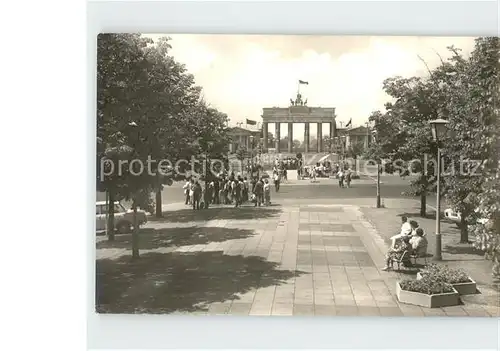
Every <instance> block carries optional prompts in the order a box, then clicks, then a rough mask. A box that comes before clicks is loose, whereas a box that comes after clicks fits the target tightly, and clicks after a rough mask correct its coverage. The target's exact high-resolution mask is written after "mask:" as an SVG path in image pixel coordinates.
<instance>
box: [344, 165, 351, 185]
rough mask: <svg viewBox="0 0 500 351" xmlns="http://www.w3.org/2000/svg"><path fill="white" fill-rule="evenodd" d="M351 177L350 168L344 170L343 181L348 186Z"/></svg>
mask: <svg viewBox="0 0 500 351" xmlns="http://www.w3.org/2000/svg"><path fill="white" fill-rule="evenodd" d="M351 179H352V172H351V169H350V168H348V169H347V171H346V172H345V183H346V185H347V187H348V188H350V187H351Z"/></svg>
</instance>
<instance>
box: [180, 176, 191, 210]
mask: <svg viewBox="0 0 500 351" xmlns="http://www.w3.org/2000/svg"><path fill="white" fill-rule="evenodd" d="M182 189H184V196H185V197H186V203H185V204H186V205H191V197H190V196H189V193H190V191H191V180H189V179H188V180H187V181H186V184H184V186H183V187H182Z"/></svg>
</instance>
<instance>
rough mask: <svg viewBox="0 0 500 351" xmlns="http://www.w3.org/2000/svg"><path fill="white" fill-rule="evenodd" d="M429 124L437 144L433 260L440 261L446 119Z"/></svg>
mask: <svg viewBox="0 0 500 351" xmlns="http://www.w3.org/2000/svg"><path fill="white" fill-rule="evenodd" d="M429 124H430V125H431V131H432V138H433V139H434V141H435V142H436V144H437V180H436V182H437V185H436V253H435V255H434V260H436V261H441V260H442V259H443V257H442V254H441V221H440V219H441V218H440V217H441V190H440V182H441V148H440V142H441V140H442V139H443V137H444V136H445V134H446V125H447V124H448V121H447V120H445V119H435V120H432V121H429Z"/></svg>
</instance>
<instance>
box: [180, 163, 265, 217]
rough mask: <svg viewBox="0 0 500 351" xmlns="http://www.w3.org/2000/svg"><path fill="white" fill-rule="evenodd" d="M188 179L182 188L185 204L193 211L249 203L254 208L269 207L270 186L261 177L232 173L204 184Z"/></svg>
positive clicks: (221, 175) (220, 175)
mask: <svg viewBox="0 0 500 351" xmlns="http://www.w3.org/2000/svg"><path fill="white" fill-rule="evenodd" d="M204 183H205V184H204V186H202V185H201V183H200V181H199V180H197V179H194V178H190V179H188V180H187V181H186V184H185V185H184V187H183V190H184V194H185V198H186V201H185V204H186V205H190V206H192V207H193V210H200V209H203V208H209V206H210V205H234V207H239V206H241V205H242V204H243V203H246V202H251V203H253V204H254V206H255V207H257V206H269V205H271V184H269V180H268V179H264V178H263V177H253V178H251V179H248V177H243V176H242V175H235V174H234V172H232V173H231V174H230V175H229V176H227V175H225V174H222V173H221V174H219V175H217V176H216V177H214V178H213V179H212V180H207V181H206V182H204Z"/></svg>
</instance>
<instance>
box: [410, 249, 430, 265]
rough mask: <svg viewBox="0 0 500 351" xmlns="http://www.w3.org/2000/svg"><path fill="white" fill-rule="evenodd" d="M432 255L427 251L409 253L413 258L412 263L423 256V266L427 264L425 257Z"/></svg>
mask: <svg viewBox="0 0 500 351" xmlns="http://www.w3.org/2000/svg"><path fill="white" fill-rule="evenodd" d="M432 256H433V255H432V254H429V253H427V252H425V253H414V254H411V255H410V258H411V259H412V260H413V264H415V265H416V264H417V261H418V260H419V259H420V258H423V259H424V266H427V259H428V258H430V257H432Z"/></svg>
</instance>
